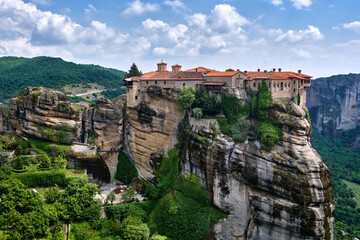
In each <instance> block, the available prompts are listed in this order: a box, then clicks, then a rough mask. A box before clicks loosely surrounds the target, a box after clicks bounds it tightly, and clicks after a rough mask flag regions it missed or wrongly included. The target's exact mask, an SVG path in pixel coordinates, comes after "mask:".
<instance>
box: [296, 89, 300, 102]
mask: <svg viewBox="0 0 360 240" xmlns="http://www.w3.org/2000/svg"><path fill="white" fill-rule="evenodd" d="M300 99H301V97H300V93H299V92H298V94H297V96H296V100H297V104H298V105H300Z"/></svg>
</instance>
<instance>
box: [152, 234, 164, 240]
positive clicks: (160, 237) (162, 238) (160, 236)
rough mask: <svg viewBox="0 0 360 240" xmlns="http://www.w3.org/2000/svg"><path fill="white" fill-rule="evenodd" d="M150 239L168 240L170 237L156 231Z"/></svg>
mask: <svg viewBox="0 0 360 240" xmlns="http://www.w3.org/2000/svg"><path fill="white" fill-rule="evenodd" d="M150 240H168V238H167V237H166V236H162V235H159V234H157V233H155V234H154V235H152V236H151V238H150Z"/></svg>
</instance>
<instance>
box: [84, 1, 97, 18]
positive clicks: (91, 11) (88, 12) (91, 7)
mask: <svg viewBox="0 0 360 240" xmlns="http://www.w3.org/2000/svg"><path fill="white" fill-rule="evenodd" d="M84 12H85V15H88V16H89V15H92V14H95V13H97V12H98V10H97V9H96V8H95V7H94V5H92V4H88V7H87V8H85V10H84Z"/></svg>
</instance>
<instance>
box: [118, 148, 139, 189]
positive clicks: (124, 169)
mask: <svg viewBox="0 0 360 240" xmlns="http://www.w3.org/2000/svg"><path fill="white" fill-rule="evenodd" d="M137 176H138V172H137V170H136V168H135V166H134V164H133V163H132V162H131V161H130V159H129V158H128V157H127V156H126V155H125V153H124V152H123V150H122V149H121V150H120V153H119V161H118V164H117V168H116V173H115V179H117V180H119V181H121V182H123V183H125V184H129V183H131V182H132V180H133V179H134V178H136V177H137Z"/></svg>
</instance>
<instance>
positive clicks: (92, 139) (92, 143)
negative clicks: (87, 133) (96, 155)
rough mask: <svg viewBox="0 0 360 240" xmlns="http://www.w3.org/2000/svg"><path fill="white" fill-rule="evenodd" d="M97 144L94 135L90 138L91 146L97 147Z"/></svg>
mask: <svg viewBox="0 0 360 240" xmlns="http://www.w3.org/2000/svg"><path fill="white" fill-rule="evenodd" d="M95 143H96V137H95V136H94V135H92V136H91V137H90V138H89V144H90V145H95Z"/></svg>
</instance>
